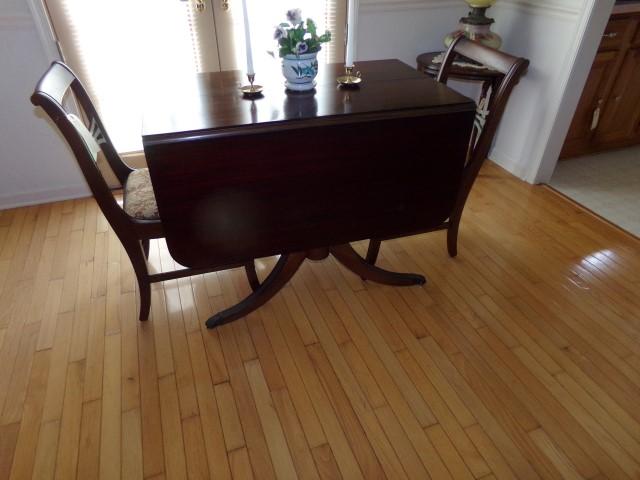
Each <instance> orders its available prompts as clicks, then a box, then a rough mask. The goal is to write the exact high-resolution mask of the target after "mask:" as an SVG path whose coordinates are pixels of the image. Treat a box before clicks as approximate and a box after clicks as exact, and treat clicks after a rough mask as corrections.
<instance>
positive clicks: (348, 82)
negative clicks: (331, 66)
mask: <svg viewBox="0 0 640 480" xmlns="http://www.w3.org/2000/svg"><path fill="white" fill-rule="evenodd" d="M344 73H345V74H344V75H341V76H339V77H338V78H337V79H336V80H337V81H338V83H339V84H340V86H341V87H345V88H358V84H359V83H361V82H362V75H361V74H360V72H355V73H354V71H353V65H351V66H350V67H344Z"/></svg>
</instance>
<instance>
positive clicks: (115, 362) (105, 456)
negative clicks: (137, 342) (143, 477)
mask: <svg viewBox="0 0 640 480" xmlns="http://www.w3.org/2000/svg"><path fill="white" fill-rule="evenodd" d="M121 351H122V346H121V340H120V335H119V334H115V335H109V336H107V337H106V338H105V346H104V373H103V384H102V427H101V429H100V478H101V479H102V478H105V479H106V478H109V479H110V478H120V472H121V464H122V458H121V438H122V437H121V431H122V428H121V421H120V415H121V411H122V408H121V405H122V400H121V390H122V381H121V377H120V375H121V373H120V365H121Z"/></svg>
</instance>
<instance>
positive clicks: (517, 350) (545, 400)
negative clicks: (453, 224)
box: [0, 166, 640, 480]
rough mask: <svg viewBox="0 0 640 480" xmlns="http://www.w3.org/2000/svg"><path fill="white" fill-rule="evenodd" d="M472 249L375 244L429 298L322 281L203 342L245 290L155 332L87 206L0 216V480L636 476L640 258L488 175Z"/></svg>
mask: <svg viewBox="0 0 640 480" xmlns="http://www.w3.org/2000/svg"><path fill="white" fill-rule="evenodd" d="M460 240H461V242H460V243H461V244H460V254H459V256H458V258H456V259H450V258H449V257H448V256H447V254H446V248H445V237H444V235H443V234H442V232H439V233H434V234H428V235H422V236H417V237H411V238H406V239H401V240H397V241H393V242H386V243H384V244H383V249H382V255H383V258H382V261H381V264H382V265H383V266H386V267H390V268H394V269H397V270H409V271H415V272H420V273H424V274H426V275H427V276H428V278H429V283H428V284H427V285H426V286H424V287H409V288H391V287H380V286H377V285H373V284H364V283H363V282H361V281H360V280H359V279H358V278H356V277H354V276H352V275H351V274H350V273H347V272H346V271H343V270H342V269H341V268H339V267H338V266H337V265H336V264H335V263H334V262H333V261H332V260H331V261H326V262H320V263H309V262H307V263H306V264H305V265H304V267H303V269H302V270H301V271H300V272H299V274H298V275H297V276H296V277H295V278H294V280H293V282H292V284H291V285H289V286H288V287H287V288H285V289H284V290H283V291H282V292H281V293H280V294H279V295H278V296H277V297H276V298H275V299H274V300H272V301H271V302H270V303H268V304H267V305H266V306H265V307H263V308H262V309H260V310H259V311H258V312H256V313H254V314H253V315H251V316H249V317H248V318H246V319H243V320H240V321H237V322H235V323H233V324H231V325H227V326H224V327H221V328H219V329H217V330H214V331H207V330H206V329H205V328H204V327H203V321H204V320H205V319H206V318H207V317H208V316H209V315H210V314H212V313H213V312H215V311H217V310H219V309H220V308H222V307H223V306H224V305H227V304H231V303H233V302H235V301H236V299H237V298H238V297H239V296H242V295H245V294H246V293H247V292H248V286H247V284H246V281H245V279H244V277H243V274H242V272H241V271H232V272H223V273H218V274H210V275H206V276H204V277H203V276H198V277H192V278H191V279H183V280H180V281H170V282H166V283H165V284H164V285H156V288H155V289H154V291H153V304H152V317H151V319H150V321H148V322H146V323H141V322H138V320H137V316H136V310H137V299H136V292H135V290H136V286H135V279H134V276H133V273H132V269H131V266H130V263H129V261H128V259H127V257H126V255H125V254H124V252H123V250H122V248H121V246H120V244H119V243H118V241H117V239H116V237H115V236H114V235H113V234H112V232H111V231H110V230H109V228H108V225H107V224H106V222H105V220H104V219H103V217H102V216H101V215H100V214H99V212H98V210H97V207H96V204H95V203H94V202H93V200H77V201H68V202H61V203H56V204H51V205H42V206H36V207H28V208H21V209H15V210H7V211H2V212H0V479H4V478H12V479H28V478H38V479H40V478H57V479H64V480H66V479H73V478H78V479H91V478H103V479H111V478H119V477H121V478H124V479H135V478H154V479H160V478H167V479H173V478H187V477H188V478H207V477H209V476H211V477H213V478H230V477H233V478H239V479H245V478H251V477H253V478H256V479H270V478H283V479H284V478H295V477H300V478H316V479H317V478H345V479H358V478H362V479H367V480H368V479H374V478H384V477H387V478H390V479H402V478H412V479H426V478H429V477H430V478H433V479H436V480H441V479H448V478H456V479H472V478H477V479H485V480H489V479H494V478H498V479H503V478H505V479H506V478H518V479H533V478H552V479H561V478H569V479H573V478H586V479H603V478H610V479H616V480H617V479H629V478H633V479H638V478H640V254H639V253H640V242H639V241H638V240H636V239H633V238H631V237H629V236H626V235H624V234H622V233H620V232H619V231H617V230H615V229H613V228H611V227H610V226H608V225H606V224H604V223H602V222H601V221H599V220H597V219H595V218H593V217H591V216H590V215H589V214H586V213H585V212H583V211H581V210H579V209H578V208H576V207H574V206H572V205H571V204H569V203H567V202H566V201H565V200H563V199H562V198H560V197H558V196H556V195H555V194H554V193H552V192H551V191H549V190H547V189H546V188H544V187H531V186H529V185H526V184H524V183H522V182H520V181H518V180H516V179H514V178H513V177H510V176H508V175H507V174H505V173H504V172H503V171H501V170H499V169H498V168H496V167H495V166H488V167H487V168H485V169H484V172H483V175H482V176H481V178H480V179H479V181H478V183H477V185H476V187H475V189H474V191H473V194H472V197H471V201H470V204H469V205H468V209H467V211H466V212H465V215H464V218H463V223H462V229H461V239H460ZM357 247H358V248H360V249H362V248H363V247H364V244H362V245H358V246H357ZM151 257H152V259H153V261H154V262H155V263H156V264H158V265H161V266H162V268H164V269H166V268H170V267H171V266H172V261H171V259H170V257H169V256H168V253H167V250H166V246H165V245H163V244H159V243H154V244H152V253H151ZM273 263H274V261H273V259H267V260H266V261H260V262H259V267H260V274H261V275H262V276H264V275H265V274H266V272H267V271H268V270H267V269H268V268H270V267H271V266H272V265H273Z"/></svg>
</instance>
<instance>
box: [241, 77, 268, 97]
mask: <svg viewBox="0 0 640 480" xmlns="http://www.w3.org/2000/svg"><path fill="white" fill-rule="evenodd" d="M247 78H248V79H249V85H243V86H242V87H240V91H241V92H242V95H244V96H245V97H246V98H255V97H259V96H260V95H262V89H263V88H262V85H254V84H253V82H254V80H255V78H256V74H255V73H252V74H250V75H249V74H247Z"/></svg>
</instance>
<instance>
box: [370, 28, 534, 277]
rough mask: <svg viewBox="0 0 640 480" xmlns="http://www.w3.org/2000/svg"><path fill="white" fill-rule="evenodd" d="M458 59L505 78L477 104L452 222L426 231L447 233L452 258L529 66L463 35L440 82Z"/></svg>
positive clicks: (373, 252) (375, 248)
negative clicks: (475, 186)
mask: <svg viewBox="0 0 640 480" xmlns="http://www.w3.org/2000/svg"><path fill="white" fill-rule="evenodd" d="M458 56H462V57H466V58H467V59H471V60H474V61H476V62H478V63H480V64H483V65H485V66H488V67H490V68H492V69H494V70H497V71H499V72H501V73H502V75H503V76H502V79H501V80H499V81H497V82H487V83H485V84H484V86H483V89H482V93H481V95H480V101H479V102H478V109H477V113H476V119H475V121H474V125H473V129H472V131H471V139H470V141H469V150H468V153H467V160H466V163H465V167H464V171H463V174H462V180H461V182H460V186H459V188H458V194H457V197H456V201H455V202H454V205H453V209H452V211H451V214H450V216H449V219H448V220H447V221H446V222H444V223H443V224H441V225H434V227H433V228H431V229H429V230H427V232H432V231H436V230H447V250H448V251H449V255H450V256H452V257H455V256H456V255H457V254H458V228H459V226H460V218H461V217H462V211H463V210H464V206H465V203H466V201H467V197H468V196H469V192H470V191H471V187H472V186H473V183H474V182H475V180H476V177H477V176H478V172H479V171H480V167H482V164H483V163H484V161H485V159H486V157H487V155H488V154H489V149H490V148H491V144H492V142H493V138H494V136H495V134H496V130H497V129H498V126H499V125H500V120H501V119H502V114H503V113H504V110H505V107H506V105H507V101H508V99H509V96H510V95H511V92H512V91H513V88H514V87H515V86H516V85H517V83H518V82H519V81H520V78H521V77H522V75H523V74H524V73H525V72H526V70H527V68H528V66H529V60H527V59H525V58H518V57H513V56H511V55H508V54H506V53H503V52H499V51H498V50H494V49H492V48H489V47H485V46H484V45H481V44H480V43H477V42H474V41H471V40H469V39H467V38H466V37H464V36H462V35H460V36H458V37H457V38H456V39H455V40H454V41H453V42H452V43H451V46H450V47H449V49H448V50H447V52H446V53H445V55H444V59H443V61H442V67H441V69H440V73H439V75H438V78H437V81H438V82H441V83H446V82H447V79H448V77H449V72H450V71H451V67H452V65H453V61H454V60H456V59H457V57H458ZM496 86H497V88H496ZM494 88H495V91H494ZM425 233H426V232H425ZM381 240H383V239H371V240H370V242H369V248H368V250H367V262H369V263H370V264H372V265H373V264H375V262H376V260H377V258H378V253H379V251H380V243H381Z"/></svg>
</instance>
